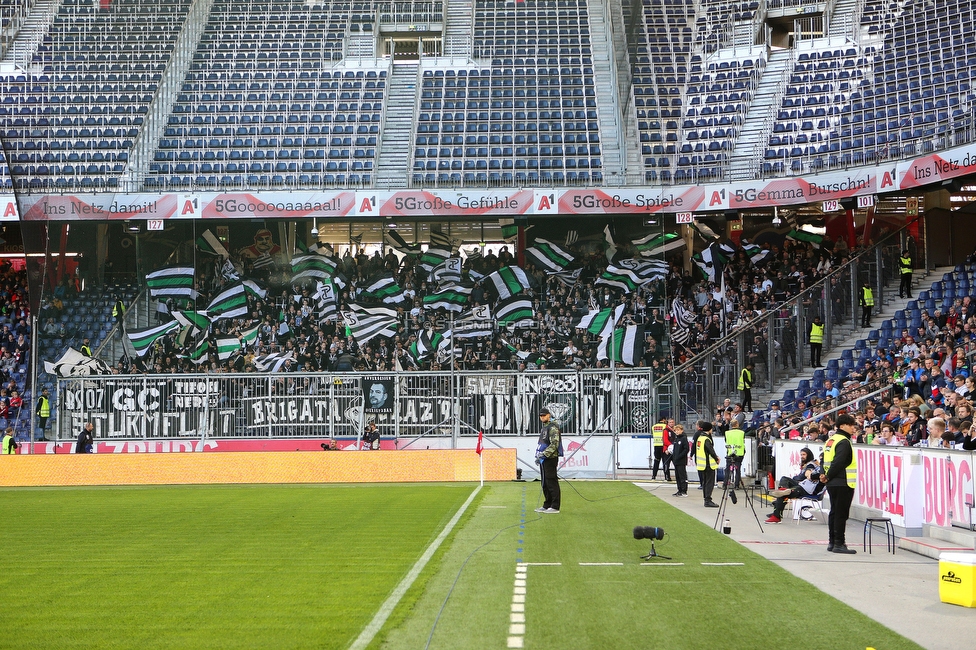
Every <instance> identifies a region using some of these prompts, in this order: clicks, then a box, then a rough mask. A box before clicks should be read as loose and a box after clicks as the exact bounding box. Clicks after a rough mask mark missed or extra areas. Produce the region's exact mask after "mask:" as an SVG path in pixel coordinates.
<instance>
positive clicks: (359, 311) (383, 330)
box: [342, 304, 398, 345]
mask: <svg viewBox="0 0 976 650" xmlns="http://www.w3.org/2000/svg"><path fill="white" fill-rule="evenodd" d="M342 319H343V321H345V324H346V327H348V328H349V332H350V334H351V335H352V337H353V338H354V339H356V342H357V343H359V344H360V345H363V344H365V343H366V342H368V341H370V340H371V339H373V338H375V337H377V336H386V337H391V336H395V335H396V330H397V325H398V320H397V313H396V311H395V310H393V309H390V308H389V307H370V308H365V307H361V306H359V305H356V304H350V305H349V309H348V310H346V311H344V312H342Z"/></svg>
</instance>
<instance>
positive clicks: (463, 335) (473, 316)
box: [454, 305, 495, 339]
mask: <svg viewBox="0 0 976 650" xmlns="http://www.w3.org/2000/svg"><path fill="white" fill-rule="evenodd" d="M494 331H495V325H494V322H493V321H492V320H491V310H490V309H488V305H479V306H477V307H475V308H474V309H472V310H470V311H467V312H465V313H464V314H463V315H462V316H461V317H460V318H458V319H455V321H454V337H455V338H459V339H476V338H481V337H483V336H491V335H492V334H493V333H494Z"/></svg>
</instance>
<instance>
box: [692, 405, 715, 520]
mask: <svg viewBox="0 0 976 650" xmlns="http://www.w3.org/2000/svg"><path fill="white" fill-rule="evenodd" d="M698 429H699V433H700V435H699V436H698V438H697V440H696V441H695V468H696V469H697V470H698V480H699V482H700V483H701V486H702V497H704V499H705V507H706V508H717V507H718V504H717V503H715V502H714V501H712V490H713V489H715V470H716V469H718V456H716V455H715V446H714V445H713V444H712V423H711V422H699V423H698Z"/></svg>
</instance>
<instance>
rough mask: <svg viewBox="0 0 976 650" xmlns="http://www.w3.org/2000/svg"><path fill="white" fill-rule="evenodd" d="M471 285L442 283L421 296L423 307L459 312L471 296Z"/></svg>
mask: <svg viewBox="0 0 976 650" xmlns="http://www.w3.org/2000/svg"><path fill="white" fill-rule="evenodd" d="M471 289H472V288H471V287H466V286H464V285H461V284H456V283H453V282H452V283H448V284H442V285H441V286H439V287H438V288H437V289H436V290H434V291H432V292H431V293H429V294H427V295H426V296H424V297H423V299H422V300H423V305H424V309H432V310H438V309H443V310H444V311H452V312H455V313H460V312H461V311H462V310H463V309H464V307H465V305H467V304H468V300H470V298H471Z"/></svg>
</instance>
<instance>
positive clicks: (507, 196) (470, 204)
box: [377, 189, 535, 217]
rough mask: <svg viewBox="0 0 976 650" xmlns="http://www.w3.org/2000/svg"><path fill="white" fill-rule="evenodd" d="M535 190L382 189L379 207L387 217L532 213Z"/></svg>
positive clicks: (380, 212)
mask: <svg viewBox="0 0 976 650" xmlns="http://www.w3.org/2000/svg"><path fill="white" fill-rule="evenodd" d="M534 199H535V192H534V191H533V190H517V189H510V190H495V191H484V190H474V189H473V190H469V191H464V192H457V191H445V190H437V191H420V190H403V191H401V192H393V193H381V194H380V195H379V199H378V205H377V210H378V212H379V215H380V216H384V217H408V216H419V217H430V216H435V217H436V216H471V217H485V216H495V215H507V214H530V213H532V210H533V207H534V204H535V201H534Z"/></svg>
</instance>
